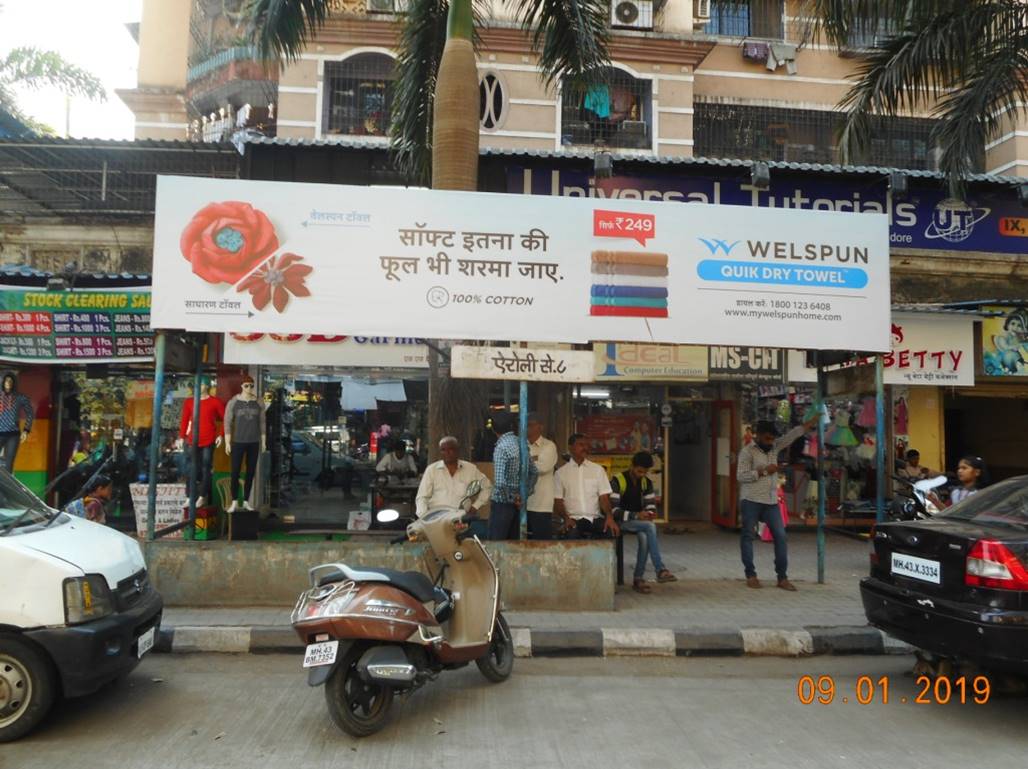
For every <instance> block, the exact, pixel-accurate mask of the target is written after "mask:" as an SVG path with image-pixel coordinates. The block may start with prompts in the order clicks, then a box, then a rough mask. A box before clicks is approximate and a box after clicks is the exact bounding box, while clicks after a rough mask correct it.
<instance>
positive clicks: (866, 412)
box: [856, 398, 878, 427]
mask: <svg viewBox="0 0 1028 769" xmlns="http://www.w3.org/2000/svg"><path fill="white" fill-rule="evenodd" d="M875 405H876V404H875V399H874V398H864V401H863V403H861V405H860V413H859V414H858V415H857V421H856V424H857V425H858V426H859V427H874V426H875V424H876V423H877V421H878V419H877V415H876V414H875Z"/></svg>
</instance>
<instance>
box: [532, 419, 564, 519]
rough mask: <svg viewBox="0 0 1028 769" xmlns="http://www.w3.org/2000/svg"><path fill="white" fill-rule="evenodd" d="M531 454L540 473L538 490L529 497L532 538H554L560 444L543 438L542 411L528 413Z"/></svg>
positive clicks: (536, 488)
mask: <svg viewBox="0 0 1028 769" xmlns="http://www.w3.org/2000/svg"><path fill="white" fill-rule="evenodd" d="M527 437H528V453H529V455H530V456H531V457H532V464H534V465H535V469H536V471H537V472H538V473H539V475H538V477H537V478H536V481H535V491H533V492H532V495H531V496H530V497H529V498H528V538H529V539H553V471H554V468H556V467H557V444H556V443H554V442H553V441H551V440H550V439H549V438H544V437H543V423H542V420H540V419H539V415H538V414H529V415H528V435H527Z"/></svg>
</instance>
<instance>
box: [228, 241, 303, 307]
mask: <svg viewBox="0 0 1028 769" xmlns="http://www.w3.org/2000/svg"><path fill="white" fill-rule="evenodd" d="M300 261H303V257H302V256H298V255H297V254H288V253H287V254H281V255H280V256H275V257H272V258H271V259H269V260H268V261H266V262H265V263H264V264H262V265H261V266H260V267H259V268H258V269H257V271H256V272H254V273H253V274H252V275H250V276H249V277H248V278H247V279H246V280H244V281H243V282H242V283H240V284H239V285H238V286H237V287H236V291H249V292H250V295H251V296H252V297H253V306H254V307H256V308H257V309H258V310H263V309H264V308H265V307H267V306H268V302H271V303H272V304H273V305H274V306H275V309H276V310H278V312H285V309H286V305H287V304H288V303H289V296H290V295H292V296H310V295H311V292H310V291H309V290H308V288H307V286H306V285H305V284H304V279H305V278H306V277H307V276H308V275H310V274H311V273H312V272H314V268H313V267H310V266H308V265H306V264H297V262H300Z"/></svg>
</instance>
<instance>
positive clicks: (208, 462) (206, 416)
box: [178, 377, 225, 507]
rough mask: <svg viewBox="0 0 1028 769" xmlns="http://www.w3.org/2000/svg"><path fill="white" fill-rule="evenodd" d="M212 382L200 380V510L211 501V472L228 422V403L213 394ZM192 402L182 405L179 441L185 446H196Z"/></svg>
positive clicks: (198, 482)
mask: <svg viewBox="0 0 1028 769" xmlns="http://www.w3.org/2000/svg"><path fill="white" fill-rule="evenodd" d="M210 391H211V380H210V379H208V378H207V377H202V378H201V379H200V421H199V424H200V430H199V442H198V449H199V464H198V465H197V472H196V489H197V494H199V496H198V497H197V500H196V506H197V507H203V506H204V505H205V504H207V500H208V499H210V498H211V470H212V468H213V466H214V449H216V448H217V447H218V446H220V445H221V432H222V429H223V426H222V424H220V423H224V421H225V404H224V403H222V402H221V401H220V400H218V399H217V398H216V397H214V396H213V395H211V392H210ZM192 428H193V399H192V398H186V400H185V403H183V404H182V423H181V425H180V426H179V432H178V434H179V438H180V439H182V441H183V442H184V443H185V445H186V447H191V446H192V445H193V430H192Z"/></svg>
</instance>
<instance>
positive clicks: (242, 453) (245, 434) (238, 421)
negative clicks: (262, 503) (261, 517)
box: [225, 376, 266, 513]
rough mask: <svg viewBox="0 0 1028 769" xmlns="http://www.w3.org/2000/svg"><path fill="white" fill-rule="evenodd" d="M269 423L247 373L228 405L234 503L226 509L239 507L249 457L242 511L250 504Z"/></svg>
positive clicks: (227, 440)
mask: <svg viewBox="0 0 1028 769" xmlns="http://www.w3.org/2000/svg"><path fill="white" fill-rule="evenodd" d="M265 435H266V424H265V419H264V406H263V405H262V404H261V403H259V402H258V401H257V387H256V383H255V382H254V381H253V377H251V376H244V377H243V381H242V385H241V387H240V391H239V392H238V393H236V394H235V395H234V396H233V397H232V399H231V400H230V401H229V402H228V405H227V406H226V407H225V453H226V454H228V455H229V456H230V457H231V458H232V476H231V477H232V486H231V489H232V503H231V504H230V505H229V506H228V510H227V511H226V512H229V513H234V512H236V510H238V509H239V502H238V500H239V473H240V471H241V470H242V467H243V460H244V459H245V460H246V484H245V488H244V489H243V508H242V509H243V510H253V507H251V506H250V492H251V491H253V479H254V476H255V475H256V473H257V458H258V457H259V456H260V453H261V452H262V451H264V448H265Z"/></svg>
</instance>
